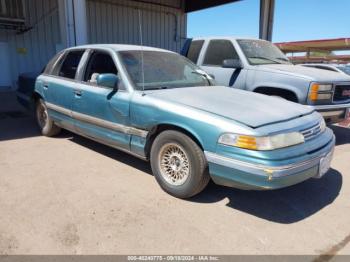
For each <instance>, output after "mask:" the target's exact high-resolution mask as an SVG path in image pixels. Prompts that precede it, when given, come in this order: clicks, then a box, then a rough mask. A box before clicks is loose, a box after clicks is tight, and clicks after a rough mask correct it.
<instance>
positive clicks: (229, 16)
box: [188, 0, 350, 42]
mask: <svg viewBox="0 0 350 262" xmlns="http://www.w3.org/2000/svg"><path fill="white" fill-rule="evenodd" d="M259 3H260V0H242V1H240V2H236V3H233V4H227V5H222V6H219V7H215V8H210V9H206V10H202V11H198V12H193V13H190V14H189V15H188V36H189V37H195V36H210V35H212V36H222V35H234V36H252V37H258V36H259V12H260V11H259V9H260V8H259ZM338 37H350V0H276V6H275V21H274V31H273V41H274V42H285V41H297V40H314V39H324V38H338Z"/></svg>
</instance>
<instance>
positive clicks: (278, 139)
mask: <svg viewBox="0 0 350 262" xmlns="http://www.w3.org/2000/svg"><path fill="white" fill-rule="evenodd" d="M304 142H305V140H304V136H303V135H302V134H301V133H299V132H292V133H286V134H278V135H274V136H265V137H254V136H246V135H237V134H229V133H227V134H223V135H222V136H220V138H219V141H218V143H220V144H223V145H227V146H234V147H240V148H245V149H251V150H274V149H278V148H284V147H288V146H293V145H297V144H301V143H304Z"/></svg>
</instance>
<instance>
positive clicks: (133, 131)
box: [45, 102, 148, 138]
mask: <svg viewBox="0 0 350 262" xmlns="http://www.w3.org/2000/svg"><path fill="white" fill-rule="evenodd" d="M45 104H46V106H47V108H49V109H51V110H54V111H57V112H59V113H61V114H64V115H67V116H69V117H71V118H74V119H76V120H79V121H82V122H86V123H89V124H92V125H96V126H100V127H103V128H106V129H111V130H113V131H117V132H121V133H125V134H128V135H134V136H139V137H142V138H146V137H147V135H148V131H146V130H142V129H138V128H135V127H131V126H125V125H121V124H117V123H113V122H110V121H106V120H103V119H99V118H97V117H93V116H89V115H86V114H82V113H78V112H75V111H71V110H68V109H66V108H64V107H61V106H57V105H54V104H52V103H47V102H46V103H45Z"/></svg>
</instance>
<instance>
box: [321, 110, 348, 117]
mask: <svg viewBox="0 0 350 262" xmlns="http://www.w3.org/2000/svg"><path fill="white" fill-rule="evenodd" d="M320 114H321V115H322V116H324V117H329V116H340V115H342V114H344V109H343V110H337V111H328V112H327V111H325V112H320Z"/></svg>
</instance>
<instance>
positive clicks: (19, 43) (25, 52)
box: [0, 0, 187, 87]
mask: <svg viewBox="0 0 350 262" xmlns="http://www.w3.org/2000/svg"><path fill="white" fill-rule="evenodd" d="M151 2H152V3H151ZM182 3H183V1H182V0H144V1H142V3H141V2H139V1H136V0H87V18H88V33H89V38H90V39H89V42H90V43H125V44H140V36H139V12H138V10H141V15H142V28H143V42H144V45H148V46H155V47H161V48H165V49H169V50H173V51H179V50H180V49H181V47H182V45H183V42H184V38H185V37H186V22H187V21H186V14H185V13H184V12H183V8H182ZM24 4H25V11H26V19H27V20H26V26H27V27H28V28H27V30H24V31H22V32H19V31H15V30H8V29H0V42H5V43H8V46H9V50H10V51H9V52H10V57H11V61H10V69H11V70H10V71H11V78H12V86H13V87H15V84H16V81H17V78H18V75H19V74H21V73H24V72H39V71H40V70H41V69H42V68H43V67H44V66H45V65H46V63H47V62H48V60H49V59H50V58H51V57H52V56H53V55H54V54H55V53H56V51H57V49H60V48H61V47H62V43H61V33H60V26H59V24H60V23H59V13H58V0H24ZM2 66H3V65H2Z"/></svg>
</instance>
